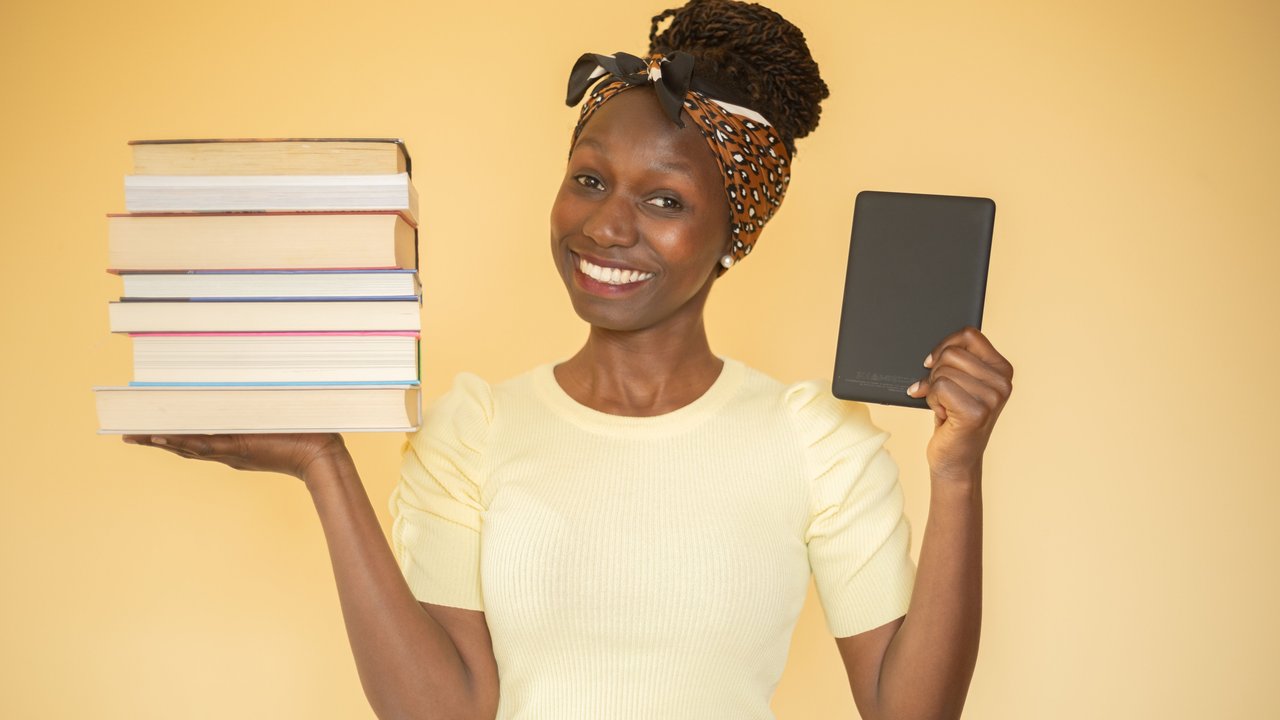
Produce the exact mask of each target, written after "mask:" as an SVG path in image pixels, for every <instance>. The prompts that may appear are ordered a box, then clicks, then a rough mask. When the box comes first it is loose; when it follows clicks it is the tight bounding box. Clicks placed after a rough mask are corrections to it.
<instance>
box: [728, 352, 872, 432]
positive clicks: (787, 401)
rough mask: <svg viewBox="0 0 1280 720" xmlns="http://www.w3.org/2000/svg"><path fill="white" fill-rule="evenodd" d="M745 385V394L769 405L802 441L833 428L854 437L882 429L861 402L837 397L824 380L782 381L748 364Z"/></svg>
mask: <svg viewBox="0 0 1280 720" xmlns="http://www.w3.org/2000/svg"><path fill="white" fill-rule="evenodd" d="M745 388H746V390H747V392H748V394H750V395H752V396H755V397H757V398H759V399H761V400H765V401H766V402H768V403H769V404H770V405H773V406H774V407H775V408H776V410H777V412H779V413H780V414H781V415H782V416H783V417H784V418H785V419H786V422H787V423H788V424H790V425H791V426H792V427H793V428H794V430H795V432H796V433H797V435H799V437H800V438H801V439H802V440H804V441H805V442H806V444H814V443H816V442H818V441H819V440H821V439H823V438H826V437H828V436H830V435H831V434H832V433H834V432H837V431H839V432H838V434H839V435H841V436H842V437H843V438H844V439H845V440H854V441H857V440H862V439H867V438H871V437H874V436H877V435H880V434H881V433H883V430H881V429H880V428H879V427H877V426H876V425H875V423H874V422H873V421H872V419H871V412H870V410H869V409H868V408H867V406H866V405H865V404H863V403H860V402H854V401H849V400H841V399H839V398H837V397H836V396H835V395H833V394H832V393H831V383H830V382H828V381H822V380H802V381H799V382H791V383H785V382H782V381H779V380H777V379H775V378H773V377H772V376H770V375H768V374H767V373H764V372H762V371H760V370H756V369H754V368H750V367H748V368H747V369H746V382H745Z"/></svg>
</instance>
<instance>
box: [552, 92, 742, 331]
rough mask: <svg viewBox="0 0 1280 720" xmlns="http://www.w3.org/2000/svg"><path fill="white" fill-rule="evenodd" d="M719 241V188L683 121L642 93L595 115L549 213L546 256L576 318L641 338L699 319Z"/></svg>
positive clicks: (724, 213) (722, 209)
mask: <svg viewBox="0 0 1280 720" xmlns="http://www.w3.org/2000/svg"><path fill="white" fill-rule="evenodd" d="M728 237H729V211H728V206H727V203H726V200H725V194H724V181H723V179H722V178H721V176H720V172H719V171H718V170H717V169H716V165H715V160H714V159H713V158H712V156H711V153H709V152H708V151H707V147H706V141H704V140H703V139H702V135H701V134H700V133H699V132H698V130H697V128H695V127H694V126H693V122H692V121H691V120H690V119H689V118H688V117H686V118H685V126H684V127H683V128H679V127H676V125H675V124H674V123H672V122H671V120H670V119H669V118H668V117H667V116H666V115H665V114H664V113H663V112H662V109H661V108H660V107H659V105H658V103H657V100H656V98H655V97H654V96H653V91H652V90H650V89H648V88H637V89H634V90H628V91H626V92H624V93H621V94H619V95H618V96H617V97H614V98H612V99H610V100H609V101H608V102H607V103H605V104H604V105H603V106H602V107H600V108H599V109H597V110H596V112H595V114H594V115H592V117H591V119H590V120H589V121H588V122H587V125H586V126H585V127H584V128H583V130H582V134H581V135H579V136H578V142H577V144H576V145H575V146H574V148H573V153H572V155H571V156H570V157H569V165H568V168H567V169H566V171H565V176H564V182H563V183H562V184H561V185H560V192H559V193H558V194H557V195H556V200H555V204H554V205H553V206H552V208H551V251H552V254H553V256H554V257H555V262H556V267H557V268H558V269H559V271H560V275H561V277H562V278H563V280H564V282H565V286H566V287H567V288H568V290H569V298H570V300H571V301H572V302H573V307H574V310H575V311H577V313H578V315H579V316H581V317H582V319H584V320H586V321H587V322H589V323H591V324H592V325H593V326H596V327H601V328H606V329H610V330H642V329H647V328H653V327H657V326H659V325H662V324H664V323H668V322H674V321H678V320H680V319H695V318H697V317H700V315H701V313H702V307H703V304H704V303H705V300H706V295H707V292H708V291H709V289H710V287H711V283H712V281H713V280H714V278H715V274H716V273H715V270H716V265H717V263H718V261H719V259H720V257H721V256H722V255H723V254H724V253H725V252H726V250H727V249H728Z"/></svg>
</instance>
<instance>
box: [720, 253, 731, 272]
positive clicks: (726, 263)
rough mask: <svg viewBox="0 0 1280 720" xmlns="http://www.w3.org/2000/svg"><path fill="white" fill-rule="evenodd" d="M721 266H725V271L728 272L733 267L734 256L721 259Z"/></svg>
mask: <svg viewBox="0 0 1280 720" xmlns="http://www.w3.org/2000/svg"><path fill="white" fill-rule="evenodd" d="M720 264H721V265H723V266H724V269H725V270H728V269H729V268H731V267H733V256H732V255H725V256H724V257H722V258H720Z"/></svg>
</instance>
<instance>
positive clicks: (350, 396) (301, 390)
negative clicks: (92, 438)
mask: <svg viewBox="0 0 1280 720" xmlns="http://www.w3.org/2000/svg"><path fill="white" fill-rule="evenodd" d="M94 397H95V400H96V402H97V409H98V424H99V428H100V429H99V431H98V432H99V433H100V434H129V435H150V434H198V433H262V432H392V431H401V432H407V431H410V430H415V429H417V427H418V426H419V425H420V424H421V423H422V411H421V399H420V393H419V390H418V386H416V385H370V386H363V387H361V386H334V385H311V386H283V385H282V386H265V387H234V388H228V387H213V386H210V387H164V386H148V387H96V388H94Z"/></svg>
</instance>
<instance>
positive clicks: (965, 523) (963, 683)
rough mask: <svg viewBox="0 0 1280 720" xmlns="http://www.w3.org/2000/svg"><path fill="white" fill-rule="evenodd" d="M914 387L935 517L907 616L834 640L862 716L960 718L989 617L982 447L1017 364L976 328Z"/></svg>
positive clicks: (953, 342) (934, 358)
mask: <svg viewBox="0 0 1280 720" xmlns="http://www.w3.org/2000/svg"><path fill="white" fill-rule="evenodd" d="M927 367H929V368H930V373H929V376H928V378H927V379H925V380H922V381H921V382H920V384H919V385H918V386H916V387H914V388H913V391H912V392H911V394H912V395H914V396H917V397H919V396H921V395H923V396H925V398H926V400H927V401H928V403H929V406H930V408H932V409H933V411H934V434H933V437H932V438H931V439H930V441H929V447H928V450H927V456H928V460H929V473H930V486H931V491H930V499H929V519H928V521H927V523H926V525H925V532H924V537H923V539H922V540H921V543H920V562H919V566H918V569H917V572H916V583H915V589H914V590H913V592H912V596H911V603H910V605H909V606H908V609H907V614H906V616H905V617H903V618H899V619H897V620H895V621H893V622H891V623H887V624H885V625H883V626H881V627H879V628H876V629H874V630H870V631H868V632H865V633H861V634H859V635H854V636H852V637H846V638H837V639H836V644H837V646H838V647H839V648H840V654H841V657H842V658H843V659H844V664H845V670H846V671H847V673H848V675H849V686H850V689H851V690H852V691H853V695H854V700H855V702H856V703H857V705H858V711H859V713H861V714H862V717H863V718H864V720H915V719H917V718H918V719H924V718H929V719H931V720H932V719H934V718H958V717H960V713H961V711H962V710H963V708H964V701H965V697H966V695H967V694H968V691H969V681H970V680H971V679H972V677H973V668H974V664H975V663H976V661H977V657H978V639H979V635H980V630H981V624H982V454H983V452H984V451H985V449H986V445H987V441H988V439H989V438H990V436H991V430H992V428H993V426H994V424H995V421H996V419H997V418H998V417H999V414H1000V411H1001V410H1002V409H1003V408H1004V404H1005V402H1007V401H1008V399H1009V395H1010V393H1011V392H1012V390H1013V384H1012V381H1013V366H1012V365H1010V364H1009V362H1008V361H1007V360H1005V358H1004V357H1003V356H1001V355H1000V353H998V352H996V349H995V348H994V347H993V346H992V345H991V343H990V342H989V341H988V340H987V339H986V337H985V336H983V335H982V333H981V332H979V331H978V330H976V329H974V328H965V329H964V330H962V331H960V332H958V333H955V334H954V335H951V336H949V337H947V338H946V339H945V340H943V341H942V343H940V344H939V345H938V347H937V348H936V349H935V350H934V351H933V353H931V354H930V356H929V359H928V362H927Z"/></svg>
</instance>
